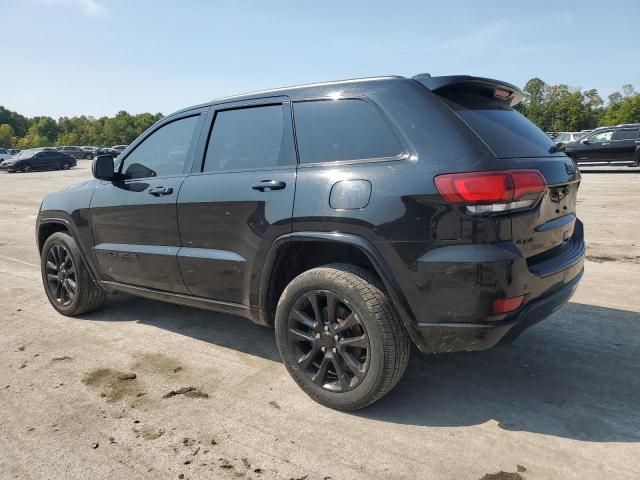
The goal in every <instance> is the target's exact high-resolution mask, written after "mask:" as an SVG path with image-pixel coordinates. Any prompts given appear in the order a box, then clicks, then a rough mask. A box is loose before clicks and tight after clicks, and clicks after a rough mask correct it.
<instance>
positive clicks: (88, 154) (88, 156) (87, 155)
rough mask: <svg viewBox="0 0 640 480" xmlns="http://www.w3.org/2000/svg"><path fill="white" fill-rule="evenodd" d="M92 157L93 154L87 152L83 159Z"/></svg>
mask: <svg viewBox="0 0 640 480" xmlns="http://www.w3.org/2000/svg"><path fill="white" fill-rule="evenodd" d="M92 158H93V155H91V154H90V153H87V154H86V155H85V156H84V159H85V160H91V159H92Z"/></svg>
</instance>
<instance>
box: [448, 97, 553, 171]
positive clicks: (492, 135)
mask: <svg viewBox="0 0 640 480" xmlns="http://www.w3.org/2000/svg"><path fill="white" fill-rule="evenodd" d="M438 94H439V95H440V96H442V97H443V99H444V100H445V102H446V103H447V105H448V106H449V107H450V108H451V109H452V110H453V111H455V112H456V113H457V114H458V116H459V117H460V118H461V119H462V120H464V121H465V122H466V123H467V125H469V127H471V129H472V130H473V131H474V132H475V133H476V135H478V136H479V137H480V138H481V139H482V140H483V141H484V142H485V143H486V144H487V145H488V147H489V148H490V149H491V150H492V151H493V153H495V154H496V156H497V157H498V158H514V157H547V156H549V155H551V154H552V153H553V152H555V148H556V147H555V143H554V142H553V140H551V139H550V138H549V136H548V135H547V134H546V133H544V132H543V131H542V130H540V129H539V128H538V127H537V126H536V125H535V124H533V123H532V122H531V121H529V120H528V119H527V118H526V117H525V116H524V115H522V114H520V113H519V112H517V111H516V110H514V109H513V108H511V107H510V106H509V105H508V104H506V103H505V102H504V101H501V100H498V99H495V98H494V97H493V90H481V89H478V90H475V89H470V88H465V89H464V90H459V89H454V88H452V89H448V90H445V91H444V92H438ZM560 155H562V154H560Z"/></svg>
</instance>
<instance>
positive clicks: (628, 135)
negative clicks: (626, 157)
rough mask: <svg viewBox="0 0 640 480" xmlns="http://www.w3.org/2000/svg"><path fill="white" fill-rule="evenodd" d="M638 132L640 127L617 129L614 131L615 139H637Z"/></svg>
mask: <svg viewBox="0 0 640 480" xmlns="http://www.w3.org/2000/svg"><path fill="white" fill-rule="evenodd" d="M638 132H640V129H637V128H632V129H628V130H616V131H615V132H614V133H613V139H614V140H635V139H636V138H638Z"/></svg>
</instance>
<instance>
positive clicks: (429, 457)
mask: <svg viewBox="0 0 640 480" xmlns="http://www.w3.org/2000/svg"><path fill="white" fill-rule="evenodd" d="M89 175H90V169H89V163H88V162H86V161H80V162H79V167H78V168H75V169H73V170H71V171H68V172H62V171H59V172H58V171H56V172H39V173H30V174H12V175H9V174H5V173H0V198H1V201H0V247H1V249H0V278H2V282H1V283H0V478H2V479H4V478H33V479H43V478H47V479H50V478H51V479H53V478H65V479H72V478H73V479H75V478H128V479H133V478H154V479H164V478H169V479H177V478H193V479H195V478H253V479H262V478H265V479H266V478H284V479H290V478H291V479H319V480H322V479H328V478H332V479H361V478H362V479H364V478H407V479H409V478H412V479H413V478H425V479H478V480H479V479H486V480H491V479H505V480H506V479H516V480H517V479H526V480H531V479H551V478H553V479H573V478H575V479H578V478H579V479H602V478H616V479H618V478H629V479H637V478H640V356H639V353H640V313H639V312H640V295H639V294H638V293H637V292H638V289H639V287H640V285H639V284H640V238H638V237H639V236H640V223H639V221H638V219H640V171H637V170H634V169H625V170H621V171H615V170H610V169H600V170H597V171H595V172H589V173H586V172H585V174H584V178H583V183H582V186H581V192H580V199H579V205H578V213H579V216H580V217H581V218H582V220H583V221H584V222H585V227H586V234H587V237H588V251H587V253H588V257H587V262H586V273H585V276H584V279H583V281H582V283H581V285H580V287H579V289H578V291H577V293H576V295H575V296H574V298H573V300H572V302H571V303H570V304H569V305H567V306H565V308H563V309H561V310H560V311H559V312H557V313H556V314H554V315H553V316H552V317H551V318H550V319H548V320H547V321H545V322H543V323H542V324H540V325H538V326H536V327H535V328H533V329H531V330H529V331H528V332H527V333H525V334H524V335H523V336H522V337H521V338H520V339H519V340H518V341H517V342H516V343H514V344H513V345H511V346H508V347H504V348H500V349H496V350H492V351H487V352H478V353H463V354H449V355H442V356H422V355H420V354H419V353H416V352H414V353H413V356H412V359H411V362H410V365H409V369H408V371H407V374H406V376H405V377H404V379H403V380H402V381H401V382H400V384H399V385H398V387H397V388H396V389H395V390H394V391H393V392H392V393H391V394H389V395H388V396H387V397H385V398H384V399H383V400H382V401H380V402H379V403H377V404H375V405H373V406H372V407H370V408H368V409H366V410H364V411H361V412H358V413H356V414H347V413H340V412H335V411H332V410H329V409H326V408H324V407H321V406H319V405H317V404H315V403H313V402H312V401H311V400H310V399H308V398H307V397H306V396H305V395H304V394H303V393H302V392H301V391H300V390H299V389H298V388H297V387H296V386H295V384H294V383H293V381H292V380H290V378H289V377H288V375H287V373H286V372H285V369H284V367H283V366H282V364H281V363H280V362H279V360H278V355H277V351H276V346H275V342H274V338H273V332H272V331H271V330H269V329H266V328H263V327H260V326H257V325H253V324H252V323H250V322H248V321H246V320H243V319H240V318H236V317H232V316H227V315H219V314H213V313H211V312H204V311H199V310H195V309H190V308H186V307H179V306H174V305H169V304H163V303H157V302H153V301H148V300H143V299H137V298H133V297H130V296H125V295H115V296H113V297H111V298H110V300H109V301H108V303H107V304H106V306H105V308H103V309H102V310H100V311H99V312H95V313H92V314H88V315H84V316H83V317H82V318H67V317H63V316H61V315H59V314H57V313H56V312H55V311H54V310H53V309H52V308H51V307H50V306H49V303H48V302H47V299H46V297H45V295H44V293H43V290H42V285H41V283H40V273H39V267H38V255H37V250H36V247H35V241H34V222H35V217H36V213H37V210H38V206H39V203H40V200H41V198H42V197H43V195H44V194H45V193H47V192H50V191H55V190H60V189H62V188H64V187H66V186H67V185H69V184H71V183H74V182H76V181H78V180H82V179H84V178H87V177H88V176H89ZM131 374H135V378H133V377H134V375H131ZM186 387H192V389H189V388H186ZM171 392H173V393H171Z"/></svg>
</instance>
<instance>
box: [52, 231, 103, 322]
mask: <svg viewBox="0 0 640 480" xmlns="http://www.w3.org/2000/svg"><path fill="white" fill-rule="evenodd" d="M53 266H55V268H53ZM40 270H41V274H42V283H43V286H44V290H45V292H46V294H47V297H48V298H49V302H51V305H52V306H53V308H55V309H56V310H57V311H58V312H60V313H61V314H63V315H66V316H69V317H71V316H75V315H80V314H82V313H87V312H90V311H92V310H96V309H97V308H99V307H100V306H101V305H102V303H103V302H104V299H105V296H106V293H105V291H104V290H102V289H101V288H100V287H99V286H98V285H97V284H96V283H95V282H94V281H93V279H92V278H91V275H90V273H89V271H88V270H87V267H86V265H85V264H84V262H83V261H82V257H81V256H80V251H79V250H78V247H77V245H76V242H75V240H74V239H73V238H72V237H71V236H70V235H69V234H68V233H65V232H56V233H54V234H53V235H51V236H50V237H49V238H48V239H47V241H46V242H45V244H44V246H43V248H42V254H41V256H40ZM65 282H66V287H65V286H64V283H65ZM74 284H75V289H74V287H73V285H74ZM58 286H59V287H58ZM72 291H73V292H72Z"/></svg>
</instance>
